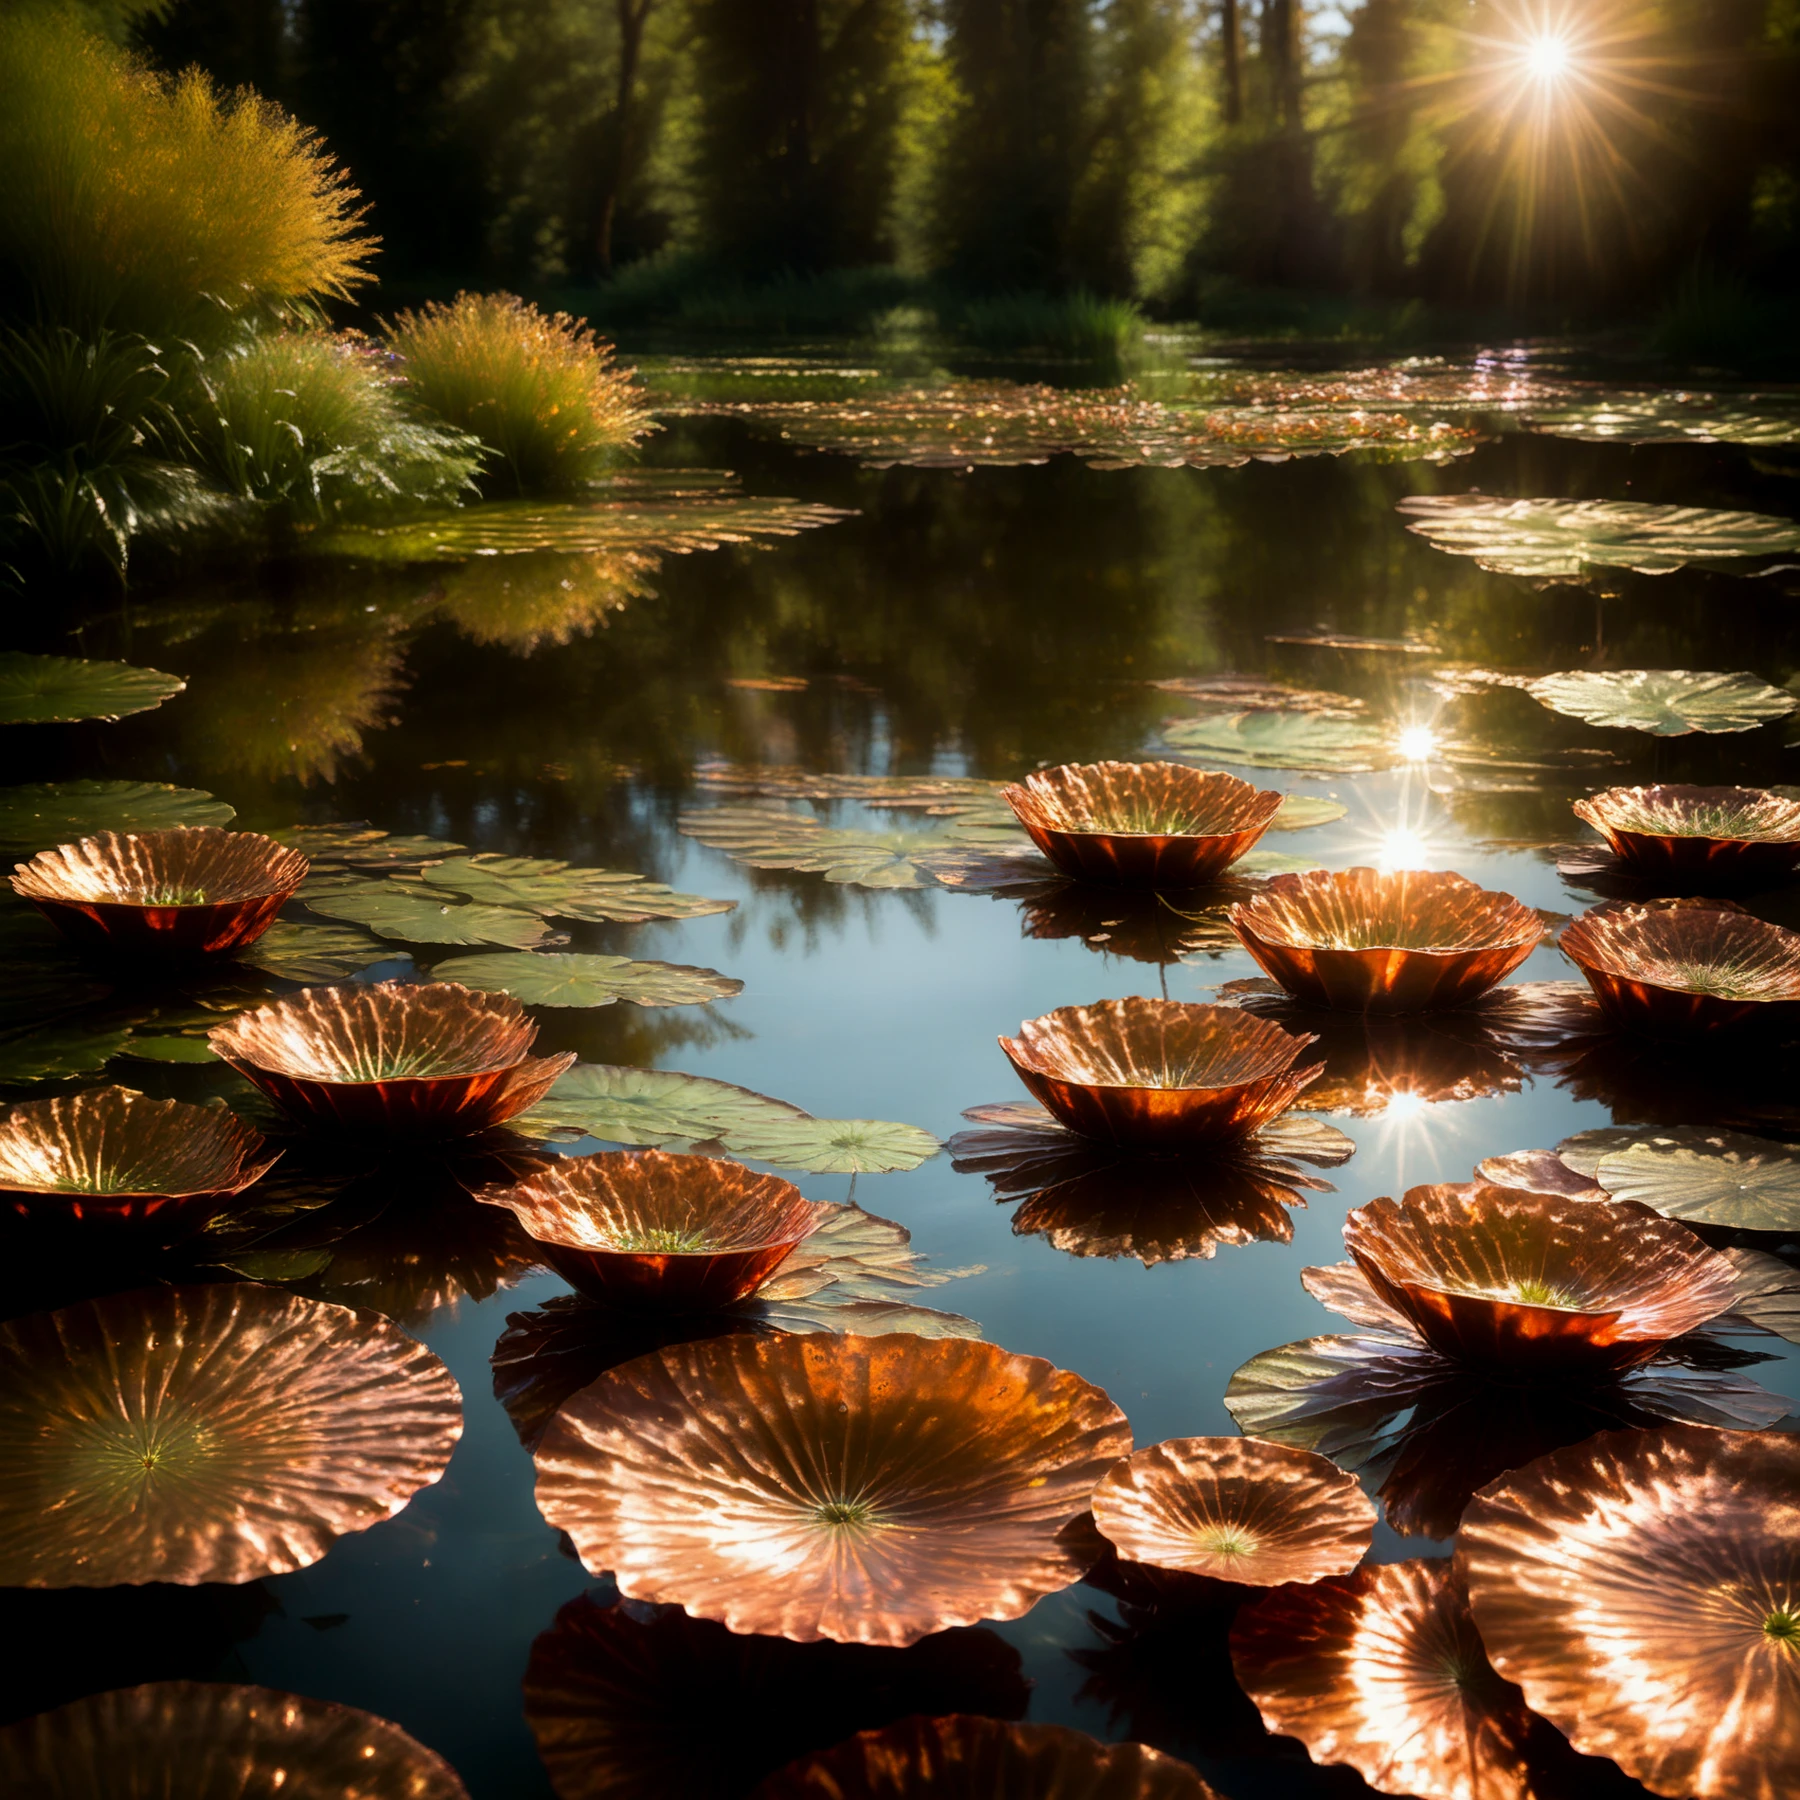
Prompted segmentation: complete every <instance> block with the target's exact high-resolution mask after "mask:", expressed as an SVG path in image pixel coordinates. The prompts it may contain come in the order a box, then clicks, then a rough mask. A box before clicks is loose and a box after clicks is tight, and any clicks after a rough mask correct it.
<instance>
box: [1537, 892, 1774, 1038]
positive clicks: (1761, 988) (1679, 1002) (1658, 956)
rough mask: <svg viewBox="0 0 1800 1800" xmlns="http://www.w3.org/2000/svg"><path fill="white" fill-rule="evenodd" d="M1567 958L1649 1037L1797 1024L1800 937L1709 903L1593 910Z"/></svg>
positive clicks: (1624, 1022) (1568, 945) (1579, 925)
mask: <svg viewBox="0 0 1800 1800" xmlns="http://www.w3.org/2000/svg"><path fill="white" fill-rule="evenodd" d="M1558 941H1559V943H1560V945H1561V947H1562V951H1563V954H1564V955H1565V956H1567V957H1568V959H1569V960H1570V961H1571V962H1572V963H1574V964H1575V966H1576V967H1577V968H1578V969H1580V971H1581V972H1582V974H1583V975H1585V976H1586V977H1587V980H1588V985H1589V986H1590V987H1591V988H1592V989H1593V990H1594V997H1595V998H1596V999H1597V1000H1598V1001H1599V1002H1600V1005H1601V1006H1602V1007H1603V1008H1604V1009H1605V1011H1606V1012H1607V1014H1608V1016H1609V1017H1610V1018H1611V1019H1612V1020H1613V1021H1614V1023H1615V1024H1617V1025H1620V1026H1623V1027H1626V1028H1628V1029H1630V1030H1634V1031H1640V1032H1643V1033H1646V1034H1648V1035H1650V1036H1653V1037H1685V1036H1688V1035H1690V1034H1694V1033H1701V1032H1711V1031H1721V1030H1733V1029H1741V1028H1743V1027H1745V1026H1748V1025H1761V1024H1772V1023H1773V1024H1785V1023H1790V1022H1792V1020H1794V1019H1795V1018H1800V932H1795V931H1785V930H1783V929H1782V927H1781V926H1779V925H1771V924H1769V923H1768V922H1767V921H1766V920H1763V919H1758V918H1754V917H1752V915H1750V914H1749V913H1746V912H1743V911H1741V910H1739V909H1738V908H1736V907H1731V906H1728V905H1725V904H1714V905H1708V904H1706V903H1705V902H1701V901H1694V902H1677V903H1674V904H1668V903H1664V904H1661V905H1658V904H1655V903H1651V904H1647V905H1632V904H1629V903H1625V902H1613V903H1611V904H1609V905H1606V906H1596V907H1594V908H1593V909H1592V911H1590V912H1585V913H1583V914H1582V915H1581V917H1580V918H1578V919H1576V920H1575V921H1574V922H1573V923H1572V924H1570V925H1567V926H1565V927H1564V929H1563V934H1562V937H1561V938H1560V939H1559V940H1558Z"/></svg>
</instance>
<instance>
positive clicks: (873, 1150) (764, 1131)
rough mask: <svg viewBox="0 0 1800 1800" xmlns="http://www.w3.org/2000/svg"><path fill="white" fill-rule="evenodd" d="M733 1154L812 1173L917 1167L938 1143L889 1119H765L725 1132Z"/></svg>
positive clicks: (913, 1127)
mask: <svg viewBox="0 0 1800 1800" xmlns="http://www.w3.org/2000/svg"><path fill="white" fill-rule="evenodd" d="M725 1143H726V1146H727V1148H728V1149H730V1150H731V1151H732V1153H733V1154H734V1155H737V1156H748V1157H752V1158H754V1159H755V1160H756V1161H757V1162H766V1163H773V1164H774V1165H775V1166H776V1167H777V1168H778V1169H804V1170H807V1171H809V1172H810V1173H812V1174H814V1175H828V1174H839V1175H849V1174H857V1173H863V1174H887V1173H890V1172H891V1171H893V1170H897V1169H916V1168H917V1167H918V1166H919V1164H920V1163H922V1162H924V1161H925V1160H926V1158H927V1157H932V1156H936V1155H937V1153H938V1150H939V1148H940V1146H939V1144H938V1141H937V1139H936V1138H934V1137H933V1136H932V1135H931V1133H930V1132H929V1131H922V1130H921V1129H920V1128H919V1127H918V1126H917V1125H901V1124H898V1123H896V1122H895V1121H893V1120H891V1119H813V1118H801V1119H767V1120H760V1121H756V1122H754V1123H751V1124H748V1125H743V1126H739V1127H737V1128H735V1129H733V1130H732V1131H729V1132H727V1133H726V1135H725Z"/></svg>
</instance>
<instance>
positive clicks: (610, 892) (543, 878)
mask: <svg viewBox="0 0 1800 1800" xmlns="http://www.w3.org/2000/svg"><path fill="white" fill-rule="evenodd" d="M421 879H422V880H423V882H424V884H425V886H426V887H427V888H428V889H436V890H439V891H441V892H443V893H447V894H456V895H460V896H461V897H462V898H464V899H467V900H472V901H476V902H478V903H479V904H481V905H484V906H507V907H516V908H518V909H519V910H520V911H521V912H528V913H536V914H538V915H539V916H540V917H543V918H548V919H580V920H583V921H585V922H587V923H590V924H614V925H634V924H638V923H640V922H641V921H643V920H645V919H698V918H704V917H705V916H707V915H708V914H709V913H722V912H730V911H731V909H732V907H733V906H734V905H736V902H735V901H732V900H709V899H707V898H706V897H705V896H704V895H702V894H678V893H676V892H675V891H674V889H673V888H668V887H664V886H663V884H662V883H661V882H659V881H646V880H645V879H644V877H643V876H642V875H632V874H629V873H624V872H621V871H619V870H614V869H584V868H578V867H576V866H574V865H572V864H569V863H564V862H550V861H547V860H545V859H543V858H540V857H534V856H461V857H455V858H452V859H451V860H450V861H448V862H440V863H433V864H431V865H430V866H429V867H428V868H426V869H425V870H424V871H423V874H422V877H421Z"/></svg>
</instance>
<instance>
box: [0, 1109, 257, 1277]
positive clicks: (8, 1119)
mask: <svg viewBox="0 0 1800 1800" xmlns="http://www.w3.org/2000/svg"><path fill="white" fill-rule="evenodd" d="M263 1149H264V1146H263V1140H262V1138H261V1137H260V1136H259V1135H258V1134H257V1133H256V1132H254V1131H252V1130H251V1129H250V1127H249V1126H248V1125H246V1124H244V1123H243V1122H242V1121H241V1120H240V1119H238V1118H237V1117H236V1115H235V1114H233V1113H231V1112H228V1111H227V1110H226V1109H225V1108H224V1107H222V1106H188V1105H184V1104H183V1103H182V1102H181V1101H179V1100H152V1099H150V1098H149V1097H148V1096H147V1095H144V1094H138V1093H134V1092H133V1091H132V1090H131V1089H130V1088H122V1087H103V1088H91V1089H89V1090H88V1092H86V1093H83V1094H66V1095H63V1096H61V1097H60V1098H58V1099H55V1100H28V1101H25V1102H23V1103H22V1104H21V1105H18V1106H14V1107H11V1108H9V1109H8V1111H7V1112H6V1114H5V1115H4V1117H0V1212H11V1213H12V1214H14V1215H15V1216H16V1217H17V1218H19V1219H21V1220H23V1221H24V1222H25V1223H26V1224H28V1225H29V1226H30V1227H31V1228H32V1229H33V1231H34V1232H45V1233H48V1234H51V1235H54V1236H55V1237H57V1238H59V1239H65V1240H68V1241H70V1242H71V1244H72V1245H73V1244H79V1243H80V1242H82V1241H85V1240H88V1239H90V1238H92V1239H93V1240H94V1241H96V1242H97V1243H98V1244H100V1245H102V1246H104V1245H106V1244H109V1243H111V1242H114V1241H118V1242H119V1243H121V1244H123V1243H125V1242H131V1243H137V1244H143V1245H146V1246H150V1247H156V1248H163V1247H166V1246H168V1245H170V1244H174V1243H178V1242H180V1240H181V1239H183V1238H185V1237H190V1236H192V1235H193V1233H194V1232H196V1231H198V1230H200V1229H201V1227H202V1226H204V1225H205V1224H206V1223H207V1221H208V1220H209V1219H212V1218H213V1217H215V1216H216V1215H217V1214H218V1213H220V1212H222V1211H223V1210H224V1208H225V1206H226V1204H227V1202H229V1201H230V1199H231V1197H232V1196H233V1195H234V1194H238V1193H241V1192H242V1191H243V1190H244V1189H245V1188H247V1187H249V1186H250V1185H251V1183H252V1182H255V1181H257V1180H259V1179H261V1177H262V1176H264V1175H266V1174H267V1173H268V1171H269V1170H270V1169H271V1168H272V1167H273V1166H274V1164H275V1161H276V1159H277V1158H278V1157H279V1156H280V1154H281V1153H280V1151H276V1152H274V1153H273V1154H270V1155H264V1154H263Z"/></svg>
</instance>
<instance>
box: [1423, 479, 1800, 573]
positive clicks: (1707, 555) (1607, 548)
mask: <svg viewBox="0 0 1800 1800" xmlns="http://www.w3.org/2000/svg"><path fill="white" fill-rule="evenodd" d="M1399 511H1401V512H1403V513H1406V514H1408V515H1409V517H1410V520H1411V523H1409V524H1408V526H1407V530H1409V531H1416V532H1417V533H1418V534H1419V535H1420V536H1421V537H1424V538H1428V539H1429V540H1430V541H1431V543H1432V544H1433V546H1434V547H1435V548H1437V549H1439V550H1447V551H1449V552H1450V553H1451V554H1452V555H1453V556H1472V557H1474V559H1475V561H1476V563H1477V564H1478V565H1479V566H1480V567H1481V568H1484V569H1492V570H1493V571H1494V572H1495V573H1496V574H1501V575H1522V576H1525V577H1528V578H1533V579H1537V580H1550V581H1555V580H1563V581H1567V580H1579V579H1580V578H1581V577H1582V576H1583V575H1585V574H1587V573H1588V571H1589V570H1591V569H1631V570H1634V571H1635V572H1636V573H1638V574H1640V575H1667V574H1670V573H1671V572H1673V571H1674V570H1676V569H1681V568H1685V567H1687V565H1688V564H1689V563H1718V562H1723V563H1725V564H1727V565H1729V564H1730V563H1732V562H1734V561H1742V560H1743V559H1745V558H1748V557H1762V556H1778V555H1791V554H1792V553H1793V552H1795V551H1796V550H1800V525H1797V524H1795V522H1794V521H1793V520H1792V519H1777V518H1773V517H1771V516H1770V515H1768V514H1766V513H1747V512H1714V511H1711V510H1709V509H1708V508H1706V507H1701V506H1648V505H1644V504H1642V503H1640V502H1638V501H1635V500H1502V499H1496V498H1493V497H1491V496H1489V495H1486V494H1436V495H1419V496H1417V497H1415V498H1413V499H1410V500H1402V501H1401V502H1400V505H1399Z"/></svg>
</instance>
